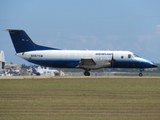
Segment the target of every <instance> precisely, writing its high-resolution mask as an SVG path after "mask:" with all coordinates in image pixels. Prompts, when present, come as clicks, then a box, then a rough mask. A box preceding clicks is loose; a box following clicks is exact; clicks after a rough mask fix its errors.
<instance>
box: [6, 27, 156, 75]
mask: <svg viewBox="0 0 160 120" xmlns="http://www.w3.org/2000/svg"><path fill="white" fill-rule="evenodd" d="M6 31H8V32H9V34H10V37H11V39H12V42H13V45H14V48H15V51H16V55H17V56H18V57H21V58H23V59H25V60H27V61H29V62H31V63H34V64H38V65H41V66H46V67H54V68H81V69H84V75H85V76H90V72H89V71H90V70H96V69H100V68H138V69H140V73H139V76H143V74H142V71H143V70H144V69H145V68H155V67H157V65H155V64H154V63H153V62H151V61H149V60H146V59H144V58H141V57H139V56H138V55H136V54H134V53H133V52H130V51H104V50H63V49H58V48H52V47H46V46H41V45H37V44H35V43H34V42H33V41H32V40H31V38H30V37H29V36H28V35H27V33H26V32H25V31H24V30H16V29H6Z"/></svg>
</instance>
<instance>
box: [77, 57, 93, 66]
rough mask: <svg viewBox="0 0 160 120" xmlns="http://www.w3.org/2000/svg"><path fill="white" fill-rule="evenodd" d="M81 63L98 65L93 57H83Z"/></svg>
mask: <svg viewBox="0 0 160 120" xmlns="http://www.w3.org/2000/svg"><path fill="white" fill-rule="evenodd" d="M79 65H96V63H95V62H94V60H93V59H92V58H82V59H81V61H80V63H79Z"/></svg>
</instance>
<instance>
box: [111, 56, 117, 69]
mask: <svg viewBox="0 0 160 120" xmlns="http://www.w3.org/2000/svg"><path fill="white" fill-rule="evenodd" d="M115 61H116V60H115V59H114V57H113V53H112V59H111V66H112V68H113V66H114V62H115Z"/></svg>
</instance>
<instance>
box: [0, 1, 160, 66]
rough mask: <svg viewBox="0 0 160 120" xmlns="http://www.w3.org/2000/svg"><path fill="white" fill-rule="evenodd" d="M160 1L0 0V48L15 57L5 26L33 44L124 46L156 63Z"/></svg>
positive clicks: (9, 57)
mask: <svg viewBox="0 0 160 120" xmlns="http://www.w3.org/2000/svg"><path fill="white" fill-rule="evenodd" d="M159 6H160V0H0V50H3V51H4V54H5V60H6V61H7V63H10V62H14V63H17V64H26V65H30V64H31V63H29V62H27V61H25V60H23V59H21V58H19V57H18V56H16V55H15V54H16V52H15V49H14V47H13V44H12V41H11V39H10V36H9V34H8V33H7V32H6V31H5V29H7V28H10V29H23V30H25V31H26V33H27V34H28V35H29V36H30V38H31V39H32V40H33V41H34V42H35V43H37V44H39V45H45V46H50V47H54V48H60V49H68V50H69V49H71V50H75V49H76V50H77V49H78V50H85V49H88V50H125V51H132V52H134V53H136V54H137V55H139V56H141V57H143V58H145V59H148V60H151V61H154V62H156V63H160V7H159Z"/></svg>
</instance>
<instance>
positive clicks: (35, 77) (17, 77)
mask: <svg viewBox="0 0 160 120" xmlns="http://www.w3.org/2000/svg"><path fill="white" fill-rule="evenodd" d="M51 78H56V79H57V78H59V79H65V78H84V79H85V78H106V79H107V78H140V79H145V78H160V76H143V77H139V76H0V79H51Z"/></svg>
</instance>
